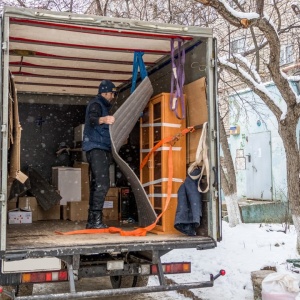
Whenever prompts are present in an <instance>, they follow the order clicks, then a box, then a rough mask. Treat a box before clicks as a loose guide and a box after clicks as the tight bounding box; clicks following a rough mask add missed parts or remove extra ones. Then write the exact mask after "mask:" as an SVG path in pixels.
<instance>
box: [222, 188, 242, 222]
mask: <svg viewBox="0 0 300 300" xmlns="http://www.w3.org/2000/svg"><path fill="white" fill-rule="evenodd" d="M225 202H226V207H227V212H228V221H229V226H230V227H235V226H236V225H239V224H241V223H242V220H241V213H240V208H239V205H238V196H237V194H236V193H235V194H231V195H228V196H226V195H225Z"/></svg>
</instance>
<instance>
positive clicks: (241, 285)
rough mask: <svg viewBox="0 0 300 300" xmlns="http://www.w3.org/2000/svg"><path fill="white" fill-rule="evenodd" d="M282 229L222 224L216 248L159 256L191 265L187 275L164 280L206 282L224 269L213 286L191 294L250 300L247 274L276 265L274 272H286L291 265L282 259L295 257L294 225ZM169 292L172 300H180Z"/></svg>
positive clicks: (216, 299)
mask: <svg viewBox="0 0 300 300" xmlns="http://www.w3.org/2000/svg"><path fill="white" fill-rule="evenodd" d="M284 228H285V226H284V225H280V224H279V225H278V224H276V225H275V224H242V225H238V226H237V227H234V228H230V227H229V226H228V223H226V222H223V240H222V241H221V242H220V243H218V246H217V248H215V249H211V250H203V251H197V250H194V249H184V250H176V251H172V252H170V253H168V254H166V255H165V256H163V262H164V261H191V262H192V273H191V274H186V275H168V276H167V277H169V278H171V279H173V280H174V281H176V282H177V283H182V282H185V281H187V282H197V281H199V280H202V281H208V280H209V274H211V273H212V274H214V275H215V274H217V273H218V271H219V270H220V269H224V270H225V271H226V275H225V276H223V277H219V278H218V279H217V280H216V281H215V285H214V287H212V288H204V289H194V290H192V292H193V293H194V295H195V296H197V297H199V298H201V299H203V300H219V299H220V300H221V299H222V300H224V299H225V300H227V299H228V300H244V299H247V300H250V299H251V300H252V299H253V289H252V282H251V271H256V270H259V269H261V268H262V267H264V266H276V267H277V270H278V271H285V270H289V269H290V268H291V266H290V264H287V263H286V260H287V259H289V258H299V255H298V254H297V251H296V239H297V237H296V232H295V229H294V226H289V227H288V230H287V233H284V232H283V231H284ZM187 238H188V237H187ZM293 274H295V273H293ZM155 280H157V279H152V280H151V282H149V284H150V285H152V284H155ZM172 293H174V299H175V298H176V299H183V298H184V297H183V296H180V295H178V294H176V293H175V292H172ZM185 299H186V298H185Z"/></svg>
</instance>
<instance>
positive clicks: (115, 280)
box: [110, 275, 149, 289]
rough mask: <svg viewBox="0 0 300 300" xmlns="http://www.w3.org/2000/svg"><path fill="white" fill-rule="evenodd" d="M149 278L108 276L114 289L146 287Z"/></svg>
mask: <svg viewBox="0 0 300 300" xmlns="http://www.w3.org/2000/svg"><path fill="white" fill-rule="evenodd" d="M148 280H149V276H130V275H129V276H110V282H111V285H112V287H113V288H114V289H119V288H130V287H142V286H147V284H148Z"/></svg>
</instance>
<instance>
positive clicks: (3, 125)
mask: <svg viewBox="0 0 300 300" xmlns="http://www.w3.org/2000/svg"><path fill="white" fill-rule="evenodd" d="M6 131H7V125H6V124H2V125H1V132H6Z"/></svg>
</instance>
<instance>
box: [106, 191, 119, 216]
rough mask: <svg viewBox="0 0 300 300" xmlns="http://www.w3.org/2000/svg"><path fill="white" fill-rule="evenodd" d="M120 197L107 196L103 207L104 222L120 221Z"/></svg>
mask: <svg viewBox="0 0 300 300" xmlns="http://www.w3.org/2000/svg"><path fill="white" fill-rule="evenodd" d="M118 204H119V197H118V196H117V197H115V196H106V197H105V201H104V207H103V220H104V221H117V220H118V219H119V205H118Z"/></svg>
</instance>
